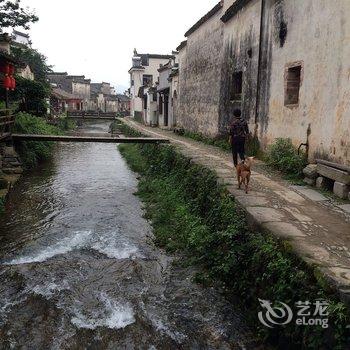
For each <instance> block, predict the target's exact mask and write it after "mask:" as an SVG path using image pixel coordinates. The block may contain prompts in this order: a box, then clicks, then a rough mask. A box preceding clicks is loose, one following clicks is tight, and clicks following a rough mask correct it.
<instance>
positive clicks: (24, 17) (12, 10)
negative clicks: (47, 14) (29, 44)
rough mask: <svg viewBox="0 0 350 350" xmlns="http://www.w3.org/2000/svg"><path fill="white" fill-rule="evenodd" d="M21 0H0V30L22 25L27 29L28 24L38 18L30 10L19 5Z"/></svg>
mask: <svg viewBox="0 0 350 350" xmlns="http://www.w3.org/2000/svg"><path fill="white" fill-rule="evenodd" d="M20 2H21V0H14V1H10V0H0V32H1V31H2V29H3V28H8V27H22V28H24V29H29V24H30V23H34V22H37V21H38V20H39V18H38V17H37V16H36V15H35V14H34V13H33V12H31V11H30V10H28V9H25V8H23V7H21V6H20Z"/></svg>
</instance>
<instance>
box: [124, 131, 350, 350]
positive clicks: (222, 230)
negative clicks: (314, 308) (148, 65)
mask: <svg viewBox="0 0 350 350" xmlns="http://www.w3.org/2000/svg"><path fill="white" fill-rule="evenodd" d="M123 128H124V132H125V133H127V132H128V131H130V129H129V128H127V127H125V126H124V127H123ZM133 133H134V132H133ZM120 151H121V152H122V154H123V156H124V157H125V158H126V160H127V161H128V163H129V165H130V166H131V168H132V169H133V170H134V171H136V172H138V173H140V174H141V175H142V176H141V180H140V182H139V190H138V195H139V196H140V197H141V198H142V200H143V201H144V203H145V208H146V216H147V218H149V219H150V220H151V221H152V224H153V227H154V234H155V239H156V243H157V244H158V245H159V246H161V247H164V248H165V249H167V250H169V251H171V252H181V253H182V254H184V255H185V256H187V261H186V263H189V264H197V265H199V266H201V267H202V271H203V272H202V273H201V274H199V275H198V278H197V279H198V281H200V282H203V283H209V284H212V283H215V284H219V285H220V286H221V287H222V288H223V290H224V291H226V293H227V295H228V296H230V295H235V296H238V297H239V299H240V300H241V302H242V305H244V307H246V308H247V310H248V313H249V315H250V318H251V322H252V324H253V325H254V327H255V328H256V330H257V333H258V334H259V336H260V337H261V339H263V340H264V341H266V342H268V343H269V344H273V345H275V346H277V347H279V348H283V349H287V348H304V349H322V348H325V349H327V348H329V349H345V348H346V346H349V343H347V342H349V339H347V338H346V336H347V334H346V331H347V330H346V325H347V324H348V323H349V314H348V310H347V308H346V307H345V305H344V304H343V303H341V302H340V301H339V300H338V299H337V296H336V295H335V294H333V292H332V291H331V290H329V289H327V284H326V283H324V281H323V279H322V278H321V277H320V276H319V275H318V274H315V273H314V272H313V271H311V270H310V269H309V267H308V266H306V265H305V264H304V263H303V262H302V261H300V260H299V259H298V258H297V257H295V256H294V255H293V253H292V251H291V250H290V249H289V247H288V246H287V245H285V244H284V243H282V242H279V241H277V240H276V239H274V237H272V236H269V235H266V234H262V233H259V232H251V231H249V230H248V229H247V225H246V222H245V216H244V213H242V212H241V211H240V210H239V209H238V208H237V206H236V204H235V202H234V200H233V199H232V198H231V197H230V196H229V195H228V193H227V192H226V191H225V189H224V188H222V187H220V186H218V185H217V181H216V180H217V179H216V176H215V174H214V173H213V172H211V171H210V170H208V169H206V168H203V167H201V166H198V165H195V164H193V163H191V162H190V161H189V160H188V159H186V158H184V157H183V156H181V155H179V154H178V153H177V152H176V151H175V150H174V148H173V147H171V146H157V145H144V146H137V145H121V146H120ZM258 298H260V299H265V300H271V301H276V302H277V301H282V302H284V303H287V304H288V305H290V306H291V307H292V308H293V306H294V305H295V303H296V302H298V301H311V302H315V301H316V299H319V298H322V299H325V300H327V301H328V302H329V304H330V306H329V308H328V310H329V312H330V315H329V324H330V327H329V328H328V329H324V328H322V327H321V326H308V327H307V326H297V325H296V324H295V323H293V322H291V323H290V324H288V325H286V326H283V327H282V326H281V327H276V328H272V329H270V328H267V327H265V326H263V325H262V324H261V323H260V322H259V321H258V319H257V312H258V311H260V310H262V309H261V307H260V305H259V301H258ZM294 309H295V308H294ZM346 343H347V345H345V344H346Z"/></svg>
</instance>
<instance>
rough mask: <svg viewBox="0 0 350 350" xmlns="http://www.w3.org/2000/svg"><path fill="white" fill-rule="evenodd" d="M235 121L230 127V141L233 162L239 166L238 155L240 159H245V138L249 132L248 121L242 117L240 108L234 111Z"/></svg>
mask: <svg viewBox="0 0 350 350" xmlns="http://www.w3.org/2000/svg"><path fill="white" fill-rule="evenodd" d="M233 117H234V118H233V121H232V123H231V125H230V129H229V143H230V144H231V148H232V157H233V164H234V166H235V167H237V164H238V155H239V158H240V160H241V161H242V162H243V161H244V160H245V140H246V138H247V135H248V134H249V128H248V124H247V122H246V121H245V120H244V119H243V118H242V112H241V110H240V109H235V110H234V111H233Z"/></svg>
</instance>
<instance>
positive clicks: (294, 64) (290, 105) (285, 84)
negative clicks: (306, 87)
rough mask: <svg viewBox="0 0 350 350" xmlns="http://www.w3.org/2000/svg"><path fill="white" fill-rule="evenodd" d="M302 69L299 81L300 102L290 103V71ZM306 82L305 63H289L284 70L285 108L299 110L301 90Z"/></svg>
mask: <svg viewBox="0 0 350 350" xmlns="http://www.w3.org/2000/svg"><path fill="white" fill-rule="evenodd" d="M296 67H300V79H299V87H298V102H297V103H289V101H288V98H287V92H288V83H289V80H288V76H289V72H290V69H292V68H296ZM303 80H304V62H303V61H294V62H291V63H287V64H286V65H285V69H284V106H285V107H287V108H297V107H299V105H300V89H301V87H302V84H303Z"/></svg>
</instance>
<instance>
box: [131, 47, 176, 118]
mask: <svg viewBox="0 0 350 350" xmlns="http://www.w3.org/2000/svg"><path fill="white" fill-rule="evenodd" d="M173 58H174V56H173V55H159V54H138V53H137V51H136V50H135V51H134V56H133V58H132V67H131V68H130V70H129V74H130V98H131V100H130V113H131V116H132V117H134V118H136V119H139V120H140V121H141V120H142V121H143V122H145V121H146V111H145V109H144V107H147V105H145V104H144V103H143V102H142V101H143V99H144V98H146V97H144V96H143V93H142V91H143V90H144V89H145V88H148V87H151V86H153V85H154V84H155V83H156V81H157V80H158V69H159V67H160V65H164V64H166V63H167V62H168V61H169V59H173Z"/></svg>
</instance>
